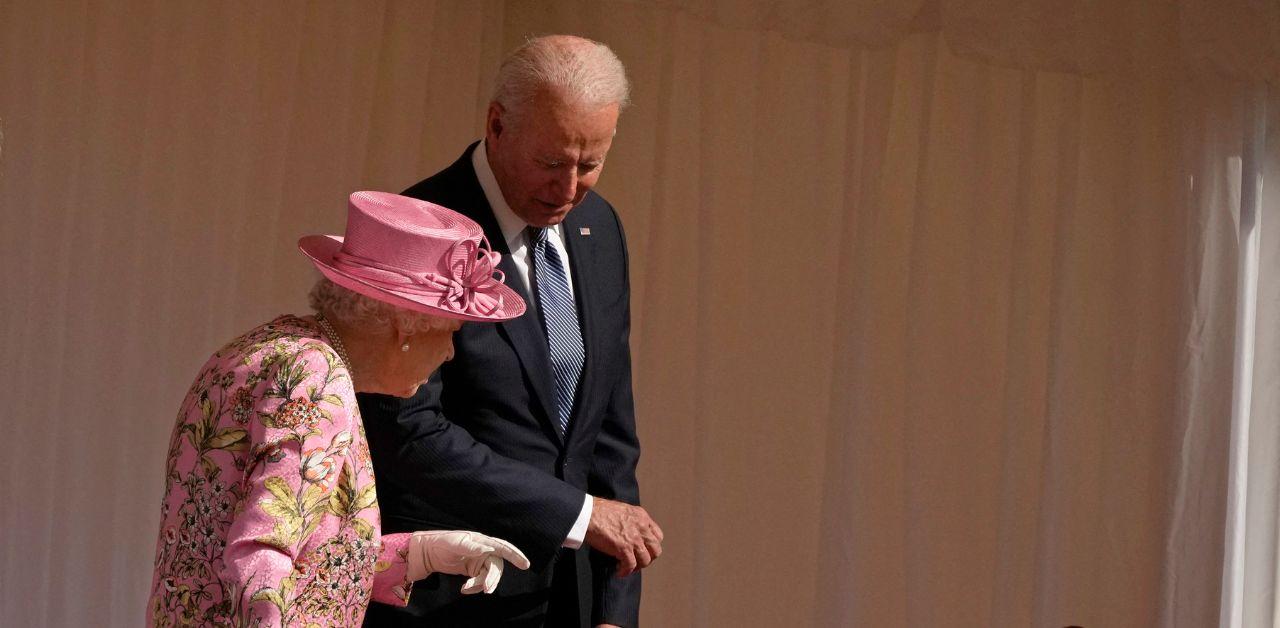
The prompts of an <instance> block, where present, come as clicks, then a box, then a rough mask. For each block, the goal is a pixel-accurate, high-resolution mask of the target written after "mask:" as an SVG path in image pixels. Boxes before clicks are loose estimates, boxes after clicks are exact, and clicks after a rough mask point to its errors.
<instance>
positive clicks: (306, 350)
mask: <svg viewBox="0 0 1280 628" xmlns="http://www.w3.org/2000/svg"><path fill="white" fill-rule="evenodd" d="M160 513H161V514H160V520H161V521H160V538H159V540H158V541H157V542H156V560H155V576H154V577H153V579H152V583H151V601H150V603H149V604H148V610H147V616H148V620H149V621H148V623H149V624H150V625H153V626H171V625H191V624H198V625H217V626H259V625H263V626H283V625H289V626H293V625H298V626H306V625H316V624H318V625H321V626H359V625H360V622H361V620H362V619H363V618H364V614H365V609H366V607H367V606H368V604H369V600H370V598H371V597H372V599H374V600H377V601H379V602H383V603H388V604H397V605H404V604H405V603H406V602H407V600H408V597H409V590H410V584H411V583H410V582H409V581H408V579H407V572H406V567H407V565H406V561H405V553H406V551H407V547H408V540H409V535H407V534H392V535H387V536H385V537H384V536H381V535H380V533H379V529H378V526H379V518H378V505H377V500H376V494H375V493H374V481H373V466H372V463H371V462H370V459H369V448H368V445H367V444H366V442H365V435H364V426H363V424H362V423H361V421H360V410H359V407H358V406H357V405H356V398H355V391H354V390H353V389H352V386H351V379H350V377H349V375H348V373H347V369H346V367H345V366H344V365H343V364H342V362H341V360H340V359H339V358H338V356H337V354H336V353H335V352H334V350H333V349H332V348H331V347H330V345H329V343H328V339H327V338H326V337H325V336H324V334H323V332H322V331H321V330H320V328H319V326H318V325H316V323H315V322H314V320H313V319H311V318H300V317H296V316H282V317H280V318H277V319H275V320H273V321H271V322H270V323H267V324H266V325H263V326H261V327H258V328H257V329H254V330H253V331H250V332H249V333H248V334H245V335H244V336H241V337H240V338H237V339H235V340H233V341H232V342H231V343H230V344H228V345H227V346H225V347H223V348H222V349H221V350H219V351H218V352H217V353H215V354H214V355H213V357H212V358H210V359H209V361H208V362H207V363H206V364H205V366H204V368H203V369H201V371H200V375H199V376H198V377H197V378H196V381H195V383H194V384H193V385H192V386H191V390H190V391H189V392H188V393H187V396H186V399H184V400H183V402H182V408H181V409H180V410H179V411H178V419H177V425H176V426H175V427H174V430H173V435H172V436H171V437H170V440H169V456H168V459H167V461H166V464H165V495H164V502H163V503H162V505H161V510H160Z"/></svg>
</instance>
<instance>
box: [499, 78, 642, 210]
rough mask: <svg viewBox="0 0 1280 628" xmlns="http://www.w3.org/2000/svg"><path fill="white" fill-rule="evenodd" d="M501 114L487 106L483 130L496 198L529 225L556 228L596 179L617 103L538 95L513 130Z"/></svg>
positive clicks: (615, 120) (614, 123)
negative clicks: (592, 104)
mask: <svg viewBox="0 0 1280 628" xmlns="http://www.w3.org/2000/svg"><path fill="white" fill-rule="evenodd" d="M503 113H504V112H503V110H502V106H501V105H498V104H496V103H494V104H491V105H490V106H489V119H488V123H487V125H486V130H485V143H486V144H487V146H488V150H489V153H488V155H489V164H490V166H491V167H492V168H493V175H494V178H496V179H497V180H498V187H500V188H501V189H502V196H503V197H504V198H505V199H506V200H507V204H508V205H510V206H511V209H512V211H514V212H515V214H516V215H517V216H519V217H520V218H522V219H524V221H525V222H526V223H528V224H530V225H533V226H535V227H550V226H552V225H557V224H560V221H562V220H564V217H565V216H566V215H568V214H569V210H571V209H573V207H574V206H575V205H577V204H578V203H580V202H581V201H582V199H583V197H584V196H586V194H587V190H590V189H591V188H592V186H594V185H595V184H596V180H597V179H599V178H600V172H601V171H602V170H603V169H604V158H605V155H606V154H607V153H608V152H609V146H610V145H611V144H612V143H613V133H614V129H615V128H617V125H618V105H617V104H616V103H614V104H611V105H607V106H605V107H601V108H599V109H587V108H584V107H581V106H576V105H570V104H566V103H564V102H563V101H561V100H560V98H559V97H557V96H556V95H554V94H551V93H549V92H542V93H540V94H539V95H538V96H537V97H535V98H534V99H533V101H532V102H530V103H528V104H527V105H526V109H525V114H524V118H523V119H522V120H520V121H519V122H518V124H517V125H516V126H514V127H512V126H511V125H510V124H508V121H507V120H504V119H503Z"/></svg>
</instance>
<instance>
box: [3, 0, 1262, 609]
mask: <svg viewBox="0 0 1280 628" xmlns="http://www.w3.org/2000/svg"><path fill="white" fill-rule="evenodd" d="M1277 12H1278V9H1277V7H1276V5H1275V4H1274V3H1259V2H1249V1H1246V0H1237V1H1232V2H1210V1H1209V0H1195V1H1193V0H1183V1H1181V2H1167V3H1165V2H1141V1H1138V0H1132V1H1125V2H1085V1H1082V0H1081V1H1073V2H1062V1H1060V0H1059V1H1056V2H1051V1H1049V0H1036V1H1034V2H1013V1H1012V0H982V1H977V0H968V1H961V0H950V1H938V0H917V1H914V2H912V1H907V2H900V1H891V0H858V1H856V2H836V1H817V2H815V1H801V0H776V1H766V0H761V1H754V2H746V1H741V2H739V1H730V0H703V1H698V0H688V1H668V2H617V1H614V2H594V1H591V2H589V1H586V0H556V1H552V2H527V1H499V0H487V1H483V2H470V1H461V0H459V1H454V2H446V1H438V2H358V3H327V2H326V3H320V2H316V3H297V2H291V3H248V2H243V3H213V2H209V3H194V2H178V3H173V2H160V1H141V0H135V1H131V2H126V3H99V2H83V1H82V2H71V1H68V2H56V3H31V2H14V1H8V0H0V133H3V139H2V142H3V144H2V145H0V151H2V152H0V208H2V210H3V211H2V212H0V264H2V265H3V267H4V268H5V272H3V273H0V293H2V294H4V307H3V308H2V309H0V339H3V346H4V347H5V349H6V359H4V360H0V381H2V382H4V384H3V390H4V393H3V396H2V397H0V407H3V408H4V409H3V411H2V412H3V424H4V425H5V426H7V427H9V428H10V430H11V432H10V434H9V438H8V439H7V441H6V442H7V443H8V446H7V447H6V448H5V454H4V455H3V456H2V457H0V458H2V462H0V465H2V466H0V504H3V507H0V525H2V526H3V528H2V529H3V543H0V605H2V608H0V624H2V625H6V626H8V625H13V626H80V625H104V626H106V625H110V626H131V625H137V624H138V623H139V622H140V621H141V618H142V616H143V607H144V602H145V600H146V595H147V587H148V585H149V580H150V572H151V560H152V557H153V543H154V539H155V534H156V525H157V521H158V519H157V516H158V515H157V511H158V502H159V497H160V489H161V482H160V474H161V466H162V461H163V456H164V448H165V444H166V442H167V437H168V433H169V430H170V428H171V425H172V420H173V418H172V417H173V413H174V412H175V410H176V407H177V403H178V401H179V400H180V399H181V396H182V395H183V393H184V391H185V389H186V387H187V386H188V385H189V383H190V378H191V377H192V376H193V374H194V372H195V369H196V368H198V366H199V364H200V363H201V362H202V361H203V360H204V359H205V358H206V357H207V355H208V354H209V353H210V352H211V351H213V350H214V349H216V348H217V346H219V345H220V343H222V342H223V341H225V340H226V339H228V338H230V337H231V336H233V335H235V334H237V333H240V332H241V331H243V330H244V329H246V328H248V327H249V326H251V325H253V324H256V323H258V322H261V321H263V320H265V319H266V318H268V317H270V316H273V315H275V314H277V313H280V312H285V311H294V312H298V311H303V310H304V308H305V299H304V294H305V292H306V289H307V287H308V286H309V285H310V283H311V281H312V280H313V277H314V275H313V273H312V272H311V271H310V270H309V267H308V265H307V264H306V263H305V261H304V260H303V258H302V257H301V256H300V255H299V254H298V253H297V252H296V250H295V248H294V242H295V240H296V238H297V236H299V235H300V234H305V233H316V232H330V233H332V232H339V231H340V230H341V227H342V224H343V219H344V215H345V198H346V195H347V194H348V193H349V192H351V191H353V190H356V189H382V190H391V191H397V190H400V189H402V188H404V187H405V186H407V185H409V184H410V183H412V182H414V181H417V180H418V179H419V178H421V177H422V176H425V175H427V174H430V173H431V172H434V171H435V170H437V169H439V168H440V167H442V166H444V165H446V164H447V163H449V162H451V161H452V160H453V159H455V158H456V157H457V155H458V154H459V153H460V151H461V150H462V148H463V147H464V146H465V145H466V143H467V142H469V141H471V140H472V139H474V138H476V137H478V134H479V132H480V128H481V121H482V119H483V113H484V107H485V105H486V102H487V94H488V89H489V82H490V80H491V78H492V76H493V73H494V71H495V69H496V65H497V62H498V60H499V59H500V57H501V54H502V53H503V52H504V51H505V50H508V49H510V48H511V47H513V46H514V45H515V44H517V43H518V42H519V41H521V39H522V38H523V37H525V36H526V35H528V34H532V33H544V32H572V33H578V34H582V35H586V36H589V37H593V38H596V39H600V40H603V41H605V42H607V43H609V44H610V45H611V46H613V47H614V49H615V50H616V51H617V52H618V54H619V56H620V57H621V58H622V59H623V61H624V62H625V63H626V64H627V66H628V69H629V71H630V73H631V77H632V80H633V83H634V106H633V107H632V108H631V109H630V110H628V111H627V112H626V113H625V114H624V116H623V120H622V122H621V125H620V128H619V132H618V137H617V141H616V142H615V147H614V149H613V151H612V153H611V154H610V159H609V164H608V168H607V169H606V172H605V175H604V176H603V178H602V181H601V185H600V190H601V191H602V193H603V194H604V195H606V196H607V197H608V198H609V199H610V200H611V201H612V202H613V203H614V204H615V205H616V206H617V207H618V208H619V210H620V212H621V213H622V216H623V220H624V222H625V224H626V226H627V229H628V239H629V242H630V249H631V259H632V284H633V303H632V306H633V317H634V321H633V336H632V344H633V348H634V359H635V367H636V368H635V385H636V390H637V394H638V397H637V405H638V409H637V410H638V419H639V430H640V435H641V439H642V442H643V444H644V457H643V459H642V461H641V467H640V477H641V484H642V493H643V496H644V499H645V504H646V506H647V507H648V508H649V509H650V511H651V512H652V513H653V515H654V516H655V518H656V519H657V520H658V521H660V522H661V523H662V525H663V526H664V529H665V530H666V532H667V541H666V543H665V545H664V548H665V554H664V556H663V558H662V559H661V560H660V561H659V562H658V563H656V564H655V565H654V566H653V567H652V568H651V569H650V570H649V572H648V573H647V574H646V576H645V593H644V604H643V608H642V620H643V622H644V623H645V624H646V625H650V626H798V625H813V626H913V627H917V626H918V627H934V626H958V627H969V626H999V627H1003V626H1064V625H1067V624H1078V625H1083V626H1088V627H1090V628H1094V627H1098V626H1120V627H1130V626H1148V625H1160V626H1186V627H1195V628H1199V627H1203V626H1212V625H1217V624H1218V623H1219V621H1220V617H1221V618H1223V619H1224V623H1223V625H1233V624H1231V622H1233V621H1235V622H1239V623H1235V624H1234V625H1244V626H1259V625H1270V624H1271V623H1272V621H1273V618H1274V614H1273V613H1274V611H1273V607H1274V605H1275V596H1274V594H1273V592H1274V588H1275V572H1276V554H1275V551H1276V550H1275V545H1276V544H1275V541H1276V529H1277V528H1276V526H1275V518H1276V508H1275V501H1274V500H1275V491H1274V487H1275V486H1276V485H1277V482H1276V479H1275V478H1274V476H1275V475H1276V473H1275V472H1274V470H1273V469H1271V468H1272V467H1275V466H1276V465H1275V463H1274V461H1275V456H1276V453H1275V448H1276V444H1275V443H1276V442H1280V441H1277V440H1276V439H1277V438H1280V436H1277V434H1280V431H1277V425H1276V424H1277V417H1278V415H1280V389H1278V388H1277V385H1278V384H1277V382H1278V380H1280V377H1277V373H1278V372H1280V350H1277V345H1280V334H1278V333H1277V329H1276V324H1275V321H1276V320H1280V318H1278V316H1280V277H1277V272H1276V270H1277V268H1280V230H1278V229H1277V226H1276V225H1277V224H1280V217H1278V214H1280V205H1278V203H1277V202H1276V200H1275V199H1276V197H1275V195H1274V194H1272V195H1270V196H1268V195H1267V194H1266V193H1265V188H1263V190H1264V193H1263V194H1261V195H1258V194H1255V193H1252V192H1250V190H1253V189H1255V188H1253V187H1251V186H1253V184H1254V183H1255V182H1256V178H1255V177H1256V175H1258V174H1259V173H1262V172H1264V171H1267V169H1268V168H1270V170H1269V171H1270V172H1275V171H1276V165H1275V164H1276V163H1277V162H1276V158H1277V155H1278V154H1280V152H1278V151H1277V147H1280V137H1277V132H1276V129H1278V128H1280V124H1276V119H1277V115H1276V110H1277V109H1278V108H1280V102H1278V101H1277V99H1276V98H1275V96H1276V94H1275V91H1274V89H1273V88H1270V87H1268V84H1274V82H1275V79H1276V77H1277V76H1280V72H1277V70H1276V64H1277V62H1278V60H1280V54H1277V51H1280V26H1278V24H1280V20H1277ZM1268 105H1269V107H1268ZM1260 129H1261V132H1260V131H1259V130H1260ZM1268 133H1269V135H1268ZM1242 180H1247V181H1248V182H1249V184H1248V185H1244V186H1242V185H1241V181H1242ZM1242 199H1243V200H1242ZM1242 204H1243V205H1244V206H1246V207H1247V208H1248V207H1252V208H1254V209H1256V210H1257V211H1256V212H1253V213H1250V212H1249V211H1246V212H1244V214H1243V215H1244V216H1245V217H1246V220H1245V221H1244V222H1242V221H1241V219H1240V217H1241V215H1242V213H1241V207H1242ZM1250 216H1257V218H1258V222H1257V225H1259V226H1257V227H1254V228H1252V229H1251V230H1250V228H1249V227H1250V225H1252V224H1254V223H1252V222H1250V221H1249V217H1250ZM1268 221H1270V222H1268ZM1249 238H1255V240H1250V239H1249ZM1249 242H1256V243H1257V244H1256V247H1255V248H1253V249H1250V247H1249V246H1248V243H1249ZM1250 251H1256V253H1254V254H1251V253H1250ZM1250 255H1253V256H1252V257H1250ZM1249 260H1253V262H1252V265H1250V263H1249ZM1250 268H1252V269H1253V273H1252V274H1251V275H1250V274H1249V273H1248V272H1247V271H1248V270H1249V269H1250ZM1240 286H1244V287H1246V289H1245V290H1241V289H1240V288H1239V287H1240ZM1251 294H1252V295H1254V297H1253V298H1252V299H1247V298H1245V299H1242V298H1239V297H1241V296H1242V295H1243V296H1249V295H1251ZM1238 302H1241V303H1245V304H1246V305H1248V304H1253V307H1254V308H1255V309H1254V310H1253V311H1254V315H1253V319H1252V320H1254V321H1255V322H1256V334H1253V335H1249V334H1243V333H1240V334H1238V333H1237V330H1238V328H1239V327H1240V325H1239V324H1238V323H1237V313H1238V311H1241V310H1238V308H1237V305H1238ZM1242 320H1248V318H1247V317H1245V318H1244V319H1242ZM1237 345H1239V346H1241V347H1244V348H1248V351H1240V352H1238V351H1237ZM1238 354H1239V355H1244V354H1247V356H1246V357H1248V356H1252V357H1251V358H1249V359H1247V360H1244V359H1238V358H1237V355H1238ZM1244 367H1247V368H1244ZM1237 373H1243V374H1250V375H1251V379H1250V380H1249V381H1250V383H1251V386H1244V385H1243V383H1242V382H1243V380H1242V377H1243V375H1241V374H1237ZM1245 392H1248V393H1251V394H1250V395H1249V396H1247V397H1246V399H1247V400H1248V406H1247V408H1248V412H1245V411H1244V407H1243V406H1241V403H1240V399H1241V395H1242V394H1243V393H1245ZM1233 399H1235V400H1236V402H1235V404H1234V406H1233ZM1233 408H1234V412H1233ZM1233 416H1234V417H1235V418H1234V421H1233ZM1244 418H1248V419H1250V420H1249V421H1248V422H1247V425H1248V426H1249V427H1250V428H1251V429H1250V430H1249V431H1248V432H1247V434H1245V433H1244V432H1242V431H1241V430H1240V429H1239V427H1240V425H1241V424H1242V420H1243V419H1244ZM1233 425H1236V431H1235V432H1233V431H1232V430H1233ZM1242 434H1244V435H1245V439H1244V440H1240V439H1241V437H1242ZM1233 443H1236V446H1235V448H1234V450H1235V451H1236V455H1235V457H1234V458H1233V456H1232V451H1233ZM1242 451H1246V452H1248V456H1247V458H1245V457H1242V456H1241V455H1240V454H1241V452H1242ZM1233 460H1235V461H1236V466H1234V467H1233V466H1232V461H1233ZM1249 471H1252V473H1250V472H1249ZM1268 474H1270V475H1268ZM1231 478H1235V479H1234V480H1232V479H1231ZM1229 489H1230V490H1233V491H1235V492H1234V493H1232V494H1238V495H1240V496H1241V497H1243V498H1246V499H1244V500H1243V501H1240V502H1233V504H1234V505H1233V506H1231V507H1230V508H1229V503H1228V499H1227V496H1228V494H1229ZM1267 500H1271V501H1267ZM1229 517H1231V518H1232V519H1231V521H1233V523H1232V526H1231V528H1230V529H1232V530H1234V531H1235V532H1233V533H1232V535H1231V536H1230V537H1228V535H1227V533H1226V531H1227V529H1228V526H1227V522H1228V518H1229ZM1236 522H1240V523H1239V524H1237V523H1236ZM1237 541H1238V543H1237ZM1246 541H1247V543H1246ZM1232 544H1234V545H1232ZM1237 546H1238V547H1241V548H1243V550H1244V551H1241V552H1238V554H1239V556H1238V557H1236V556H1237V553H1233V551H1231V550H1230V549H1229V548H1230V547H1237ZM1246 563H1247V564H1246ZM1224 582H1226V583H1227V584H1226V587H1225V588H1224V586H1223V583H1224ZM1236 591H1239V594H1238V595H1237V594H1236V593H1235V592H1236ZM1224 593H1225V594H1224ZM1223 599H1226V600H1227V604H1225V605H1224V604H1223V603H1222V602H1221V601H1222V600H1223ZM1237 616H1238V617H1237Z"/></svg>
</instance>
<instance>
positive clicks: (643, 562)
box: [634, 545, 653, 569]
mask: <svg viewBox="0 0 1280 628" xmlns="http://www.w3.org/2000/svg"><path fill="white" fill-rule="evenodd" d="M634 551H635V555H636V568H637V569H644V568H645V567H648V566H649V563H652V562H653V555H652V554H650V553H649V548H648V547H645V546H644V545H637V546H636V548H635V550H634Z"/></svg>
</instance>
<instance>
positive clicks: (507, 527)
mask: <svg viewBox="0 0 1280 628" xmlns="http://www.w3.org/2000/svg"><path fill="white" fill-rule="evenodd" d="M440 390H441V382H440V375H439V372H437V373H436V374H435V375H433V376H432V378H431V380H430V381H429V382H427V384H426V385H424V386H422V387H421V388H420V389H419V390H418V392H417V394H415V395H414V396H413V397H410V398H408V399H399V398H396V397H391V396H387V395H372V394H362V395H358V397H359V400H360V408H361V412H362V413H364V415H365V416H366V424H368V423H369V422H370V421H382V422H384V425H383V426H379V429H376V430H369V432H368V434H369V440H370V444H371V445H375V447H374V449H375V451H387V452H395V453H394V454H393V455H391V456H386V457H384V458H383V459H382V461H381V462H379V461H377V460H375V464H377V465H379V466H382V467H383V468H386V469H387V470H388V473H387V474H383V473H382V472H381V471H379V478H380V479H379V481H382V480H381V478H384V477H385V478H388V480H389V481H394V482H395V483H396V484H398V485H399V486H401V487H404V488H405V490H409V491H411V492H412V493H413V494H414V495H415V496H417V497H420V498H421V499H424V500H427V501H430V502H431V503H432V504H434V505H435V506H436V507H438V508H440V509H442V510H445V511H447V512H448V513H449V514H451V515H453V516H455V517H458V518H460V519H462V520H463V521H465V522H467V523H468V524H469V525H470V526H471V528H472V529H474V530H478V531H481V532H484V533H485V534H489V535H493V536H497V537H499V538H502V539H505V540H507V541H510V542H512V543H514V544H515V545H516V547H518V548H520V551H522V552H524V553H525V555H526V556H528V557H529V561H530V562H531V563H532V564H533V568H534V569H541V568H542V567H544V566H546V565H547V564H548V563H549V562H550V561H551V558H552V557H553V556H554V555H555V553H556V551H557V550H559V548H560V546H561V544H563V543H564V540H565V537H566V535H568V533H569V529H570V528H572V527H573V523H574V521H575V520H576V519H577V517H578V513H579V512H581V510H582V500H583V499H584V497H585V493H584V492H583V491H582V490H580V489H577V488H574V487H572V486H570V485H569V484H566V483H565V482H563V481H561V480H559V479H557V478H556V477H554V476H552V475H549V474H547V473H544V472H542V471H539V470H537V469H535V468H533V467H532V466H529V465H527V464H525V463H523V462H520V461H517V460H513V459H511V458H507V457H505V456H502V455H499V454H497V453H495V452H494V451H493V450H492V449H490V448H489V447H488V446H486V445H485V444H483V443H480V442H478V441H476V439H475V438H473V437H472V436H471V433H470V432H468V431H467V430H465V429H463V428H461V427H459V426H457V425H455V424H454V423H452V422H450V421H449V420H448V419H446V418H445V417H444V415H443V413H442V412H441V410H440ZM383 427H392V428H393V429H382V428H383ZM375 440H376V441H381V442H376V443H375ZM392 440H393V441H394V442H391V441H392Z"/></svg>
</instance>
